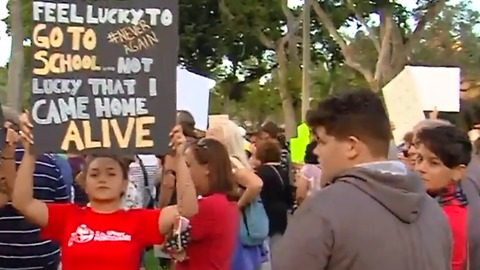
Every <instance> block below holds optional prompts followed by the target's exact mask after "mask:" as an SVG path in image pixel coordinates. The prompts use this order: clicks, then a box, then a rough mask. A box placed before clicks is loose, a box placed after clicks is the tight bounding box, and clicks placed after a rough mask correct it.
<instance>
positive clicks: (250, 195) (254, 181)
mask: <svg viewBox="0 0 480 270" xmlns="http://www.w3.org/2000/svg"><path fill="white" fill-rule="evenodd" d="M230 161H231V162H232V166H233V168H234V176H235V180H236V181H237V184H239V185H240V186H242V187H244V188H245V191H244V192H243V194H242V196H241V197H240V199H239V200H238V207H240V208H243V207H245V206H247V205H249V204H250V203H251V202H253V200H255V198H257V197H258V195H260V192H261V191H262V187H263V182H262V179H260V177H258V175H256V174H255V172H254V171H253V170H252V169H251V168H247V167H245V166H243V164H242V163H241V162H240V161H239V160H237V159H235V158H231V159H230Z"/></svg>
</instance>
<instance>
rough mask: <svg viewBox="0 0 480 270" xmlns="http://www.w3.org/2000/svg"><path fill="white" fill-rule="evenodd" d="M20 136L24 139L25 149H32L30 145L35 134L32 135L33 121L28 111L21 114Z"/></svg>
mask: <svg viewBox="0 0 480 270" xmlns="http://www.w3.org/2000/svg"><path fill="white" fill-rule="evenodd" d="M19 120H20V136H21V141H22V146H23V149H25V151H27V152H28V151H30V146H31V145H32V144H33V135H32V127H33V126H32V123H30V119H29V117H28V112H25V113H23V114H22V115H20V118H19Z"/></svg>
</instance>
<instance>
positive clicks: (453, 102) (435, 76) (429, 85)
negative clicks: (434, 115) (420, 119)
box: [402, 66, 460, 112]
mask: <svg viewBox="0 0 480 270" xmlns="http://www.w3.org/2000/svg"><path fill="white" fill-rule="evenodd" d="M402 72H406V73H407V74H408V77H409V80H408V84H409V85H411V87H413V88H415V90H416V91H417V93H418V95H419V98H420V102H421V104H422V109H423V110H424V111H433V110H435V108H436V109H437V110H438V111H439V112H459V111H460V68H456V67H419V66H406V67H405V69H404V71H402Z"/></svg>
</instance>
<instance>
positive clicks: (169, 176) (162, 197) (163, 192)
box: [158, 156, 176, 208]
mask: <svg viewBox="0 0 480 270" xmlns="http://www.w3.org/2000/svg"><path fill="white" fill-rule="evenodd" d="M174 165H175V164H174V163H173V158H172V157H171V156H165V161H164V162H163V166H162V167H163V170H162V175H159V178H161V179H160V180H159V181H158V182H159V184H160V192H159V193H158V207H159V208H164V207H167V206H168V205H169V204H170V202H171V200H172V196H173V193H174V192H173V191H174V190H175V188H176V185H175V181H176V172H175V168H174Z"/></svg>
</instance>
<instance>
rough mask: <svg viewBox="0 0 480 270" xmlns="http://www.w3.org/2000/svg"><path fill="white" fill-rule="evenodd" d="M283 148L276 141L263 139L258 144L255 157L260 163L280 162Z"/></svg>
mask: <svg viewBox="0 0 480 270" xmlns="http://www.w3.org/2000/svg"><path fill="white" fill-rule="evenodd" d="M281 155H282V150H281V149H280V146H279V145H278V143H277V142H274V141H262V142H260V143H259V144H258V146H257V151H256V152H255V158H256V159H257V160H258V161H260V163H262V164H263V163H269V162H280V157H281Z"/></svg>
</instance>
